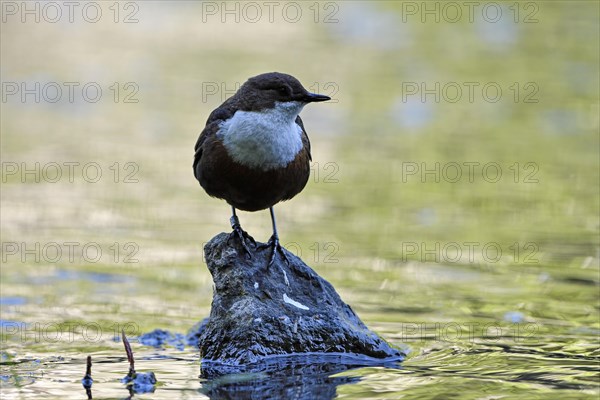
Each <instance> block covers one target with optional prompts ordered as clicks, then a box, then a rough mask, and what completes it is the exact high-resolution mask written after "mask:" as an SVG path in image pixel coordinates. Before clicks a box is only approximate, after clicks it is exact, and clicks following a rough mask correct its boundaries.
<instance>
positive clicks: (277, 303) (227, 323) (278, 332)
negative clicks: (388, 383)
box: [199, 233, 404, 375]
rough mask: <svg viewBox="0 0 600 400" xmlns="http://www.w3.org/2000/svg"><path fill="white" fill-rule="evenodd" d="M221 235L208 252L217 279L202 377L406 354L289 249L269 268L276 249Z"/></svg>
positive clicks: (203, 344) (203, 341) (381, 360)
mask: <svg viewBox="0 0 600 400" xmlns="http://www.w3.org/2000/svg"><path fill="white" fill-rule="evenodd" d="M228 239H229V235H228V234H226V233H221V234H219V235H217V236H215V237H214V238H213V239H212V240H211V241H210V242H208V244H207V245H206V246H205V247H204V252H205V256H206V262H207V264H208V269H209V270H210V273H211V274H212V277H213V280H214V284H215V286H214V294H213V301H212V308H211V313H210V317H209V319H208V321H207V322H206V325H205V326H204V327H203V329H202V331H201V333H200V338H199V347H200V354H201V356H202V369H203V373H205V375H206V374H208V375H212V374H214V373H217V374H218V373H229V372H255V371H261V370H270V369H274V368H277V366H281V364H282V363H286V362H287V361H284V360H293V361H291V362H292V363H298V362H300V363H303V362H304V363H306V362H307V363H322V362H325V363H341V364H352V365H355V366H356V365H374V364H387V363H390V362H397V361H401V360H402V359H403V358H404V354H403V353H402V352H401V351H400V350H398V349H395V348H393V347H391V346H390V345H389V344H388V343H387V342H385V341H384V340H383V339H381V338H380V337H379V336H377V335H376V334H375V333H373V332H371V331H370V330H369V329H368V328H367V327H366V326H365V324H364V323H363V322H362V321H361V320H360V319H359V318H358V317H357V316H356V314H355V313H354V311H352V309H351V308H350V306H348V305H347V304H346V303H344V302H343V301H342V300H341V299H340V296H339V295H338V294H337V293H336V291H335V289H334V288H333V286H332V285H331V284H330V283H329V282H327V281H325V280H324V279H323V278H321V277H320V276H319V275H317V274H316V273H315V271H313V270H312V269H311V268H310V267H309V266H307V265H306V264H304V263H303V262H302V260H301V259H300V258H298V257H296V256H295V255H294V254H292V253H290V252H288V251H287V250H285V249H284V251H285V253H286V255H287V257H288V259H289V264H287V263H286V262H285V261H284V260H283V259H282V257H281V256H280V255H277V258H276V260H275V263H274V264H273V265H271V266H270V267H268V266H267V265H268V263H269V256H270V254H271V249H270V248H267V249H261V250H258V249H257V248H256V247H253V246H250V252H251V257H248V255H246V254H245V253H244V251H243V249H242V247H241V245H240V242H239V240H238V239H237V238H232V239H231V240H228Z"/></svg>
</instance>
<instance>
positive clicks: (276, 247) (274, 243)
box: [256, 235, 290, 267]
mask: <svg viewBox="0 0 600 400" xmlns="http://www.w3.org/2000/svg"><path fill="white" fill-rule="evenodd" d="M267 247H272V248H273V252H272V253H271V258H270V260H269V264H267V267H271V265H273V263H274V262H275V255H276V254H277V253H279V254H281V257H282V258H283V260H284V261H285V263H286V265H290V260H289V259H288V257H287V255H286V254H285V252H284V251H283V247H281V244H279V238H278V237H277V236H276V235H273V236H271V238H270V239H269V241H268V242H267V243H264V244H260V245H258V246H257V247H256V248H257V249H259V250H262V249H265V248H267Z"/></svg>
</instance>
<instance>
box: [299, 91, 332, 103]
mask: <svg viewBox="0 0 600 400" xmlns="http://www.w3.org/2000/svg"><path fill="white" fill-rule="evenodd" d="M302 100H303V101H305V102H307V103H316V102H318V101H327V100H331V97H329V96H325V95H323V94H317V93H309V92H306V94H305V95H304V98H303V99H302Z"/></svg>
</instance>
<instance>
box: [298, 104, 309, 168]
mask: <svg viewBox="0 0 600 400" xmlns="http://www.w3.org/2000/svg"><path fill="white" fill-rule="evenodd" d="M296 123H297V124H298V125H300V128H302V144H303V145H304V147H305V148H306V151H307V152H308V159H309V161H312V155H311V154H310V139H309V138H308V135H307V134H306V129H304V124H303V123H302V118H300V116H299V115H298V116H297V117H296Z"/></svg>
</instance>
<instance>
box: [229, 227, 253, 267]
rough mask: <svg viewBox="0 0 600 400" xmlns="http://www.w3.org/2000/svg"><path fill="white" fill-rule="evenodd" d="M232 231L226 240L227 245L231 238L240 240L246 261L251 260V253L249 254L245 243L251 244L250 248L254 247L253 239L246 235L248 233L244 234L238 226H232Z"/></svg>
mask: <svg viewBox="0 0 600 400" xmlns="http://www.w3.org/2000/svg"><path fill="white" fill-rule="evenodd" d="M232 229H233V231H232V232H231V233H230V234H229V238H228V239H227V243H228V244H229V241H230V240H231V239H232V238H233V237H237V238H238V239H239V240H240V243H241V245H242V249H244V253H245V254H246V257H247V258H248V259H251V258H252V253H251V252H250V249H249V248H248V245H247V244H246V241H248V242H250V243H251V244H252V246H254V247H256V241H255V240H254V238H253V237H252V236H250V235H249V234H248V232H246V231H245V230H243V229H242V227H241V226H240V224H234V225H233V226H232Z"/></svg>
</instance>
